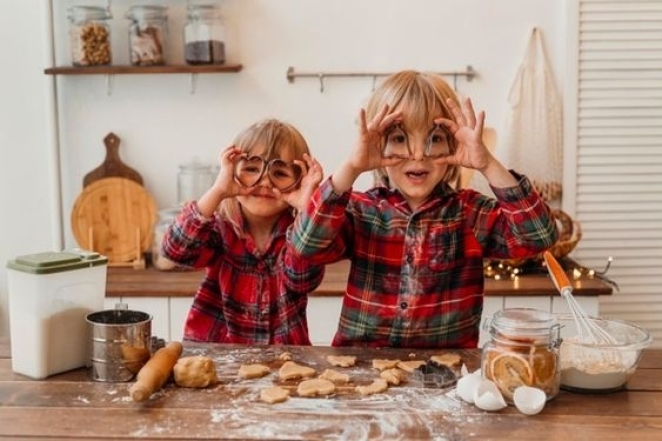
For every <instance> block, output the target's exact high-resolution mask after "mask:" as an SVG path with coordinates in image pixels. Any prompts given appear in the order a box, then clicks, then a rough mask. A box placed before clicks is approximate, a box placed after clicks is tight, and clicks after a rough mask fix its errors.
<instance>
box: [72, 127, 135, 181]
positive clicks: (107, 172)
mask: <svg viewBox="0 0 662 441" xmlns="http://www.w3.org/2000/svg"><path fill="white" fill-rule="evenodd" d="M103 143H104V144H105V145H106V158H105V159H104V161H103V162H102V163H101V165H100V166H98V167H97V168H95V169H94V170H92V171H91V172H89V173H88V174H86V175H85V176H84V177H83V188H85V187H87V186H88V185H90V184H92V183H93V182H96V181H98V180H100V179H104V178H111V177H119V178H126V179H130V180H132V181H134V182H136V183H138V184H140V185H143V178H142V176H140V173H138V172H137V171H136V170H134V169H132V168H131V167H129V166H128V165H126V164H125V163H124V162H122V159H121V158H120V153H119V149H120V138H119V137H118V136H117V135H115V134H114V133H113V132H110V133H109V134H107V135H106V137H105V138H103Z"/></svg>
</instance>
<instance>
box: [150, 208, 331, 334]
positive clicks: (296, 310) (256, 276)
mask: <svg viewBox="0 0 662 441" xmlns="http://www.w3.org/2000/svg"><path fill="white" fill-rule="evenodd" d="M235 222H236V223H238V224H239V225H241V226H242V231H247V228H245V225H244V223H243V218H242V219H236V220H235ZM292 222H293V217H292V215H291V214H289V212H288V213H287V214H284V215H283V216H282V217H281V218H280V219H279V220H278V222H277V224H276V225H275V227H274V231H273V233H272V237H271V242H270V244H269V245H268V249H267V251H266V252H265V253H264V254H262V253H260V252H259V251H258V249H257V248H256V247H255V243H254V242H253V240H252V238H251V237H250V236H248V235H241V236H239V235H237V233H236V232H235V229H234V228H233V227H232V225H231V223H230V222H229V221H228V220H227V219H224V218H222V217H220V216H219V215H214V218H213V219H204V218H203V217H202V216H201V214H200V212H199V211H198V209H197V205H196V204H195V202H190V203H188V204H187V205H186V206H185V207H184V208H183V210H182V212H181V213H180V215H179V216H178V217H177V219H176V220H175V222H174V223H173V224H172V225H171V226H170V227H169V228H168V230H167V231H166V234H165V235H164V239H163V243H162V253H163V255H164V256H165V257H167V258H168V259H170V260H172V261H173V262H176V263H178V264H180V265H184V266H188V267H193V268H206V273H205V277H204V280H203V281H202V284H201V285H200V287H199V288H198V291H197V293H196V295H195V297H194V299H193V304H192V306H191V309H190V310H189V313H188V317H187V319H186V324H185V328H184V339H185V340H192V341H204V342H220V343H242V344H290V345H310V338H309V336H308V323H307V319H306V306H307V303H308V296H307V295H308V293H309V292H310V291H313V290H314V289H315V288H317V286H319V284H320V282H321V281H322V277H323V275H324V268H323V266H312V265H309V264H308V261H307V260H306V259H294V258H292V255H291V254H290V253H288V247H286V246H285V240H286V230H287V228H288V227H290V226H291V225H292Z"/></svg>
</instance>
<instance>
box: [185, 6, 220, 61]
mask: <svg viewBox="0 0 662 441" xmlns="http://www.w3.org/2000/svg"><path fill="white" fill-rule="evenodd" d="M184 59H185V61H186V63H187V64H224V63H225V28H224V26H223V22H222V19H221V14H220V9H219V8H218V7H217V6H214V5H189V7H188V19H187V22H186V25H185V26H184Z"/></svg>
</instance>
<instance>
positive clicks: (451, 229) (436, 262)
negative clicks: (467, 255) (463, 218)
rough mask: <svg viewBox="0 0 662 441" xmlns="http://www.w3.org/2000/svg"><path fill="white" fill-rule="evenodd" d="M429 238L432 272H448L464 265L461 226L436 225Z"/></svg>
mask: <svg viewBox="0 0 662 441" xmlns="http://www.w3.org/2000/svg"><path fill="white" fill-rule="evenodd" d="M428 237H429V240H428V241H427V242H428V246H427V258H428V262H429V263H428V265H429V267H430V270H432V271H434V272H448V271H451V270H454V269H455V268H458V267H460V266H462V265H463V256H462V230H461V228H460V227H459V225H457V226H454V225H452V224H451V225H435V226H433V227H431V228H430V232H429V236H428Z"/></svg>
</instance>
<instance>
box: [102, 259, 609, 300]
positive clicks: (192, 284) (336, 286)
mask: <svg viewBox="0 0 662 441" xmlns="http://www.w3.org/2000/svg"><path fill="white" fill-rule="evenodd" d="M348 272H349V261H347V260H345V261H341V262H337V263H334V264H331V265H327V267H326V273H325V276H324V280H323V281H322V284H321V285H320V286H319V287H318V288H317V289H316V290H315V291H314V292H313V293H311V296H320V297H324V296H342V295H343V294H344V293H345V288H346V286H347V274H348ZM203 276H204V272H203V271H201V270H190V271H183V270H182V271H159V270H157V269H155V268H153V267H148V268H146V269H144V270H136V269H133V268H129V267H109V268H108V280H107V284H106V296H107V297H138V296H139V297H161V296H168V297H192V296H193V295H194V294H195V292H196V290H197V289H198V286H199V284H200V282H202V278H203ZM573 285H574V290H573V294H574V295H575V296H600V295H610V294H611V293H612V287H611V286H610V285H608V284H607V283H604V282H603V281H601V280H599V279H597V278H589V277H582V278H581V279H579V280H575V281H573ZM553 295H558V293H557V291H556V289H555V288H554V284H553V283H552V281H551V280H550V278H549V277H548V276H547V275H546V274H531V275H522V276H519V277H517V278H516V279H515V280H494V279H486V280H485V296H553Z"/></svg>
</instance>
